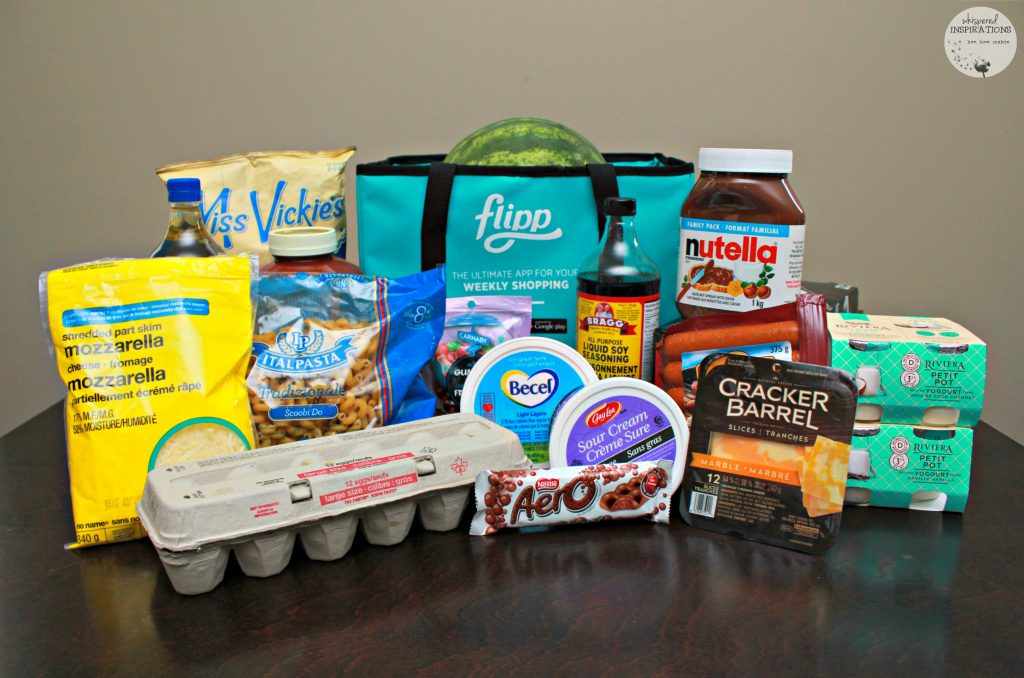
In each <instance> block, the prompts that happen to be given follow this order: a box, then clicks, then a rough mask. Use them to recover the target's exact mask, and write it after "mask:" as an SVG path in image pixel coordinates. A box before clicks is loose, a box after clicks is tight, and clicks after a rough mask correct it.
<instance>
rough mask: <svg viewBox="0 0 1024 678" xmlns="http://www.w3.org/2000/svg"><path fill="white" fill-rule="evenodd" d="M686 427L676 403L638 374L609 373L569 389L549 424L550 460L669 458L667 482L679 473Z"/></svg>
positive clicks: (588, 461) (564, 463)
mask: <svg viewBox="0 0 1024 678" xmlns="http://www.w3.org/2000/svg"><path fill="white" fill-rule="evenodd" d="M689 441H690V429H689V428H688V427H687V426H686V419H685V418H684V417H683V412H682V410H680V409H679V406H678V405H676V404H675V402H674V401H673V400H672V398H670V397H669V396H668V394H666V393H665V392H664V391H662V390H661V389H659V388H657V387H655V386H652V385H651V384H648V383H646V382H643V381H640V380H639V379H631V378H628V377H613V378H611V379H604V380H602V381H600V382H598V383H596V384H591V385H590V386H586V387H584V388H582V389H580V390H579V391H577V392H576V393H574V394H573V395H572V396H571V397H570V398H569V399H568V400H567V401H566V402H565V404H564V405H563V406H562V407H561V408H560V409H559V411H558V413H557V414H556V416H555V421H554V423H553V424H552V425H551V465H552V466H589V465H591V464H623V463H628V462H635V461H657V460H659V459H667V460H669V461H671V462H672V480H671V483H670V487H671V489H672V491H675V490H676V488H678V487H679V483H680V482H681V481H682V478H683V466H684V461H685V459H686V446H687V444H688V443H689Z"/></svg>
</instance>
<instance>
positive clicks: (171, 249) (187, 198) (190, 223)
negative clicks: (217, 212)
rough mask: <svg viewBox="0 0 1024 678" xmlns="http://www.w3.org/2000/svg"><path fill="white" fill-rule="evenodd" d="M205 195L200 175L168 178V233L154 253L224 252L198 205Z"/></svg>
mask: <svg viewBox="0 0 1024 678" xmlns="http://www.w3.org/2000/svg"><path fill="white" fill-rule="evenodd" d="M202 197H203V192H202V190H201V188H200V186H199V179H191V178H181V179H170V180H168V181H167V202H168V203H169V205H170V210H171V211H170V217H169V219H168V221H167V234H166V235H164V241H163V242H162V243H160V246H159V247H157V248H156V250H154V251H153V254H152V255H151V256H152V257H215V256H217V255H218V254H224V250H223V249H222V248H221V246H220V245H218V244H217V241H216V240H214V239H213V236H211V235H210V232H209V231H207V230H206V225H205V224H204V223H203V213H202V210H200V209H199V203H200V201H202Z"/></svg>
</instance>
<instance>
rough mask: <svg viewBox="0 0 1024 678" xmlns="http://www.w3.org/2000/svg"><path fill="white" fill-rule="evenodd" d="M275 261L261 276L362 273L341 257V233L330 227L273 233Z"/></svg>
mask: <svg viewBox="0 0 1024 678" xmlns="http://www.w3.org/2000/svg"><path fill="white" fill-rule="evenodd" d="M267 245H268V246H269V247H270V253H271V254H272V255H273V256H274V260H273V261H272V262H270V263H269V264H267V265H265V266H263V267H262V268H261V269H260V272H261V273H278V274H280V273H300V272H302V273H350V274H354V275H362V273H363V272H362V270H360V268H359V267H358V266H356V265H355V264H351V263H349V262H347V261H345V260H344V259H342V258H341V257H339V256H337V254H336V253H337V251H338V233H337V231H335V230H334V229H333V228H329V227H326V226H300V227H298V228H282V229H278V230H276V231H271V232H270V236H269V238H268V239H267Z"/></svg>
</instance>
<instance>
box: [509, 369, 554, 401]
mask: <svg viewBox="0 0 1024 678" xmlns="http://www.w3.org/2000/svg"><path fill="white" fill-rule="evenodd" d="M501 390H502V392H504V393H505V397H507V398H508V399H509V400H511V401H512V402H514V403H518V404H519V405H522V406H523V407H537V406H538V405H543V404H544V403H545V402H547V401H548V399H550V398H551V396H553V395H554V394H555V391H556V390H558V375H557V374H555V373H554V372H553V371H551V370H538V371H537V372H534V373H533V374H530V375H527V374H526V372H523V371H522V370H511V371H509V372H506V373H505V376H503V377H502V378H501Z"/></svg>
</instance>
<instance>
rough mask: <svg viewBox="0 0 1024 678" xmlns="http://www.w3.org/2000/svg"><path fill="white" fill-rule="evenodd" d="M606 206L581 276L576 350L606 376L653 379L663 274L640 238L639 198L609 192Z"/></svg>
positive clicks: (579, 279) (577, 286) (577, 285)
mask: <svg viewBox="0 0 1024 678" xmlns="http://www.w3.org/2000/svg"><path fill="white" fill-rule="evenodd" d="M604 209H605V214H606V215H607V218H606V220H605V227H604V234H603V235H602V236H601V243H600V244H599V245H598V247H597V250H596V251H595V252H594V253H593V254H591V255H590V256H589V257H587V258H586V259H584V260H583V263H582V264H581V265H580V270H579V273H578V274H577V277H576V289H577V291H576V323H577V334H576V350H577V351H579V352H580V354H581V355H582V356H583V357H584V358H586V360H587V362H589V363H590V365H591V366H592V367H593V368H594V371H595V372H597V376H598V377H600V378H602V379H605V378H608V377H634V378H637V379H643V380H645V381H651V379H652V378H653V376H654V329H655V328H656V327H657V326H658V303H659V296H660V295H659V293H658V289H659V286H660V284H661V275H660V273H659V272H658V267H657V265H655V263H654V262H653V261H652V260H651V258H650V257H648V256H647V254H646V253H645V252H644V251H643V249H641V248H640V243H639V242H637V238H636V228H635V226H634V224H633V219H634V217H635V216H636V200H633V199H632V198H608V199H606V200H605V201H604Z"/></svg>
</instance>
